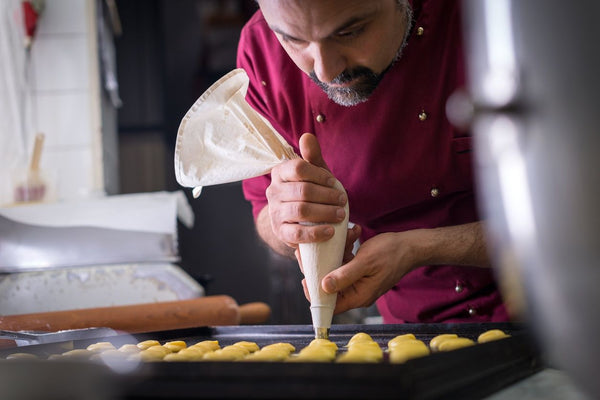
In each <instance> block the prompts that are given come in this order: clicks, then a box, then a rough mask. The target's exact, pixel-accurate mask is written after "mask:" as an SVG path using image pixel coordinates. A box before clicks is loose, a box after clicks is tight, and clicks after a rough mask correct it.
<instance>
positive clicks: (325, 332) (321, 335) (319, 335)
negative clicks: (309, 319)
mask: <svg viewBox="0 0 600 400" xmlns="http://www.w3.org/2000/svg"><path fill="white" fill-rule="evenodd" d="M315 339H329V328H320V327H315Z"/></svg>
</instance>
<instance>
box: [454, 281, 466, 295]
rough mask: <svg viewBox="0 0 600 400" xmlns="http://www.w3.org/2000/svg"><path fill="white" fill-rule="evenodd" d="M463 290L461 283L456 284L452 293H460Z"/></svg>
mask: <svg viewBox="0 0 600 400" xmlns="http://www.w3.org/2000/svg"><path fill="white" fill-rule="evenodd" d="M464 289H465V287H464V286H463V285H462V283H460V282H456V286H455V287H454V291H455V292H456V293H461V292H462V291H463V290H464Z"/></svg>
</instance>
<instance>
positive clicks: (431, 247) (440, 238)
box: [305, 222, 489, 313]
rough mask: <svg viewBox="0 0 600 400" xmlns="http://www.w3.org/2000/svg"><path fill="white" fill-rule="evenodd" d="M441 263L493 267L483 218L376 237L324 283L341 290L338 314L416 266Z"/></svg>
mask: <svg viewBox="0 0 600 400" xmlns="http://www.w3.org/2000/svg"><path fill="white" fill-rule="evenodd" d="M442 264H452V265H465V266H478V267H489V257H488V254H487V251H486V246H485V238H484V235H483V226H482V223H481V222H474V223H470V224H465V225H457V226H450V227H444V228H437V229H416V230H411V231H406V232H397V233H382V234H379V235H376V236H374V237H372V238H371V239H369V240H367V241H366V242H365V243H363V244H362V245H361V246H360V248H359V249H358V252H357V253H356V256H355V257H354V258H353V259H352V260H351V261H349V262H348V263H346V264H344V265H342V266H341V267H340V268H338V269H336V270H334V271H332V272H330V273H329V274H328V275H326V276H325V277H324V278H323V281H322V282H321V287H322V288H323V290H324V291H325V292H327V293H335V292H337V293H338V298H337V304H336V308H335V313H340V312H344V311H347V310H349V309H352V308H357V307H368V306H370V305H371V304H373V303H374V302H375V300H377V298H379V297H380V296H381V295H383V294H384V293H385V292H387V291H388V290H390V289H391V288H392V287H394V285H396V283H398V281H400V279H401V278H402V277H403V276H404V275H406V274H407V273H408V272H410V271H411V270H412V269H414V268H416V267H419V266H422V265H442ZM305 293H306V291H305Z"/></svg>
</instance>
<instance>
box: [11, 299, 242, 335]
mask: <svg viewBox="0 0 600 400" xmlns="http://www.w3.org/2000/svg"><path fill="white" fill-rule="evenodd" d="M239 323H240V310H239V307H238V304H237V302H236V301H235V300H234V299H233V298H232V297H230V296H226V295H216V296H206V297H198V298H195V299H190V300H179V301H170V302H161V303H149V304H148V303H147V304H134V305H127V306H115V307H101V308H88V309H81V310H67V311H53V312H45V313H36V314H21V315H8V316H3V317H0V328H1V329H5V330H13V331H20V330H34V331H46V332H56V331H59V330H65V329H81V328H91V327H106V328H112V329H115V330H118V331H124V332H129V333H140V332H152V331H162V330H171V329H183V328H195V327H200V326H217V325H237V324H239Z"/></svg>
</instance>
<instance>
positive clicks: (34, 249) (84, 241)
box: [0, 215, 179, 272]
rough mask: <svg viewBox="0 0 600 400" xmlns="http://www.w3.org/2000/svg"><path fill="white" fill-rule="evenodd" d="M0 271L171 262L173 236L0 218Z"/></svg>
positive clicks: (174, 258)
mask: <svg viewBox="0 0 600 400" xmlns="http://www.w3.org/2000/svg"><path fill="white" fill-rule="evenodd" d="M0 238H1V240H0V272H17V271H31V270H40V269H52V268H60V267H74V266H85V265H101V264H113V263H136V262H174V261H178V259H179V257H178V253H177V248H176V243H175V237H174V235H172V234H170V233H155V232H138V231H129V230H120V229H110V228H99V227H86V226H80V227H74V226H70V227H54V226H41V225H31V224H25V223H21V222H18V221H14V220H11V219H9V218H6V217H4V216H2V215H0Z"/></svg>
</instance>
